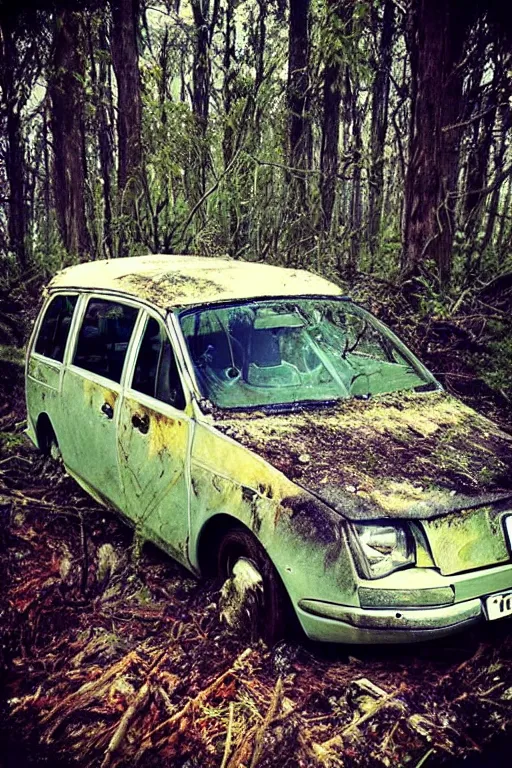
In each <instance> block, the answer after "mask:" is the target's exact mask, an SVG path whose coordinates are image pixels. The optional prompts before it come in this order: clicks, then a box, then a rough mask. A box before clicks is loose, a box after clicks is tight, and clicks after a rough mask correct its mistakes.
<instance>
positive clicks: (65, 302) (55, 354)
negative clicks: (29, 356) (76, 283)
mask: <svg viewBox="0 0 512 768" xmlns="http://www.w3.org/2000/svg"><path fill="white" fill-rule="evenodd" d="M77 300H78V296H63V295H59V296H55V298H54V299H52V301H51V302H50V304H49V305H48V308H47V310H46V312H45V313H44V318H43V322H42V324H41V328H40V330H39V334H38V336H37V341H36V346H35V351H36V352H37V353H38V354H39V355H44V357H49V358H50V359H51V360H57V361H58V362H59V363H62V361H63V360H64V350H65V349H66V343H67V340H68V336H69V329H70V327H71V320H72V319H73V312H74V311H75V307H76V302H77Z"/></svg>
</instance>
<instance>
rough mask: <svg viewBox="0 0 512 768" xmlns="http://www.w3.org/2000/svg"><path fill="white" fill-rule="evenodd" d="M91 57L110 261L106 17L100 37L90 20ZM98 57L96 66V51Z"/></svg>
mask: <svg viewBox="0 0 512 768" xmlns="http://www.w3.org/2000/svg"><path fill="white" fill-rule="evenodd" d="M88 37H89V56H90V66H91V80H92V88H93V100H94V106H95V109H96V120H95V123H96V128H97V130H96V135H97V142H98V155H99V163H100V172H101V180H102V188H103V243H102V245H101V246H100V249H99V250H100V253H101V254H102V255H104V256H106V257H107V258H109V257H112V256H113V251H112V170H113V167H114V149H113V146H114V142H113V136H112V126H111V124H110V120H109V112H110V111H111V110H110V109H109V107H111V104H112V92H111V90H110V87H109V82H108V69H109V65H108V59H107V58H106V57H107V54H108V39H107V22H106V19H105V18H104V16H102V18H101V19H100V21H99V26H98V31H97V38H96V37H95V35H94V31H93V29H92V24H91V23H90V20H89V21H88ZM96 48H97V50H98V52H99V54H100V55H99V57H98V62H97V64H96V56H95V50H96Z"/></svg>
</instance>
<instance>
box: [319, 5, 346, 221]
mask: <svg viewBox="0 0 512 768" xmlns="http://www.w3.org/2000/svg"><path fill="white" fill-rule="evenodd" d="M328 5H329V10H330V11H331V12H332V14H333V15H338V16H340V18H342V10H341V9H340V5H339V3H338V2H337V0H328ZM343 66H344V65H342V62H341V60H340V57H339V55H338V56H331V57H330V58H329V60H328V61H327V62H326V64H325V68H324V72H323V84H322V102H323V104H322V107H323V116H322V144H321V148H320V171H321V173H322V177H321V189H320V194H321V199H322V213H323V222H322V224H323V230H324V232H325V233H328V232H329V230H330V228H331V222H332V212H333V209H334V202H335V199H336V179H337V175H338V167H339V140H340V105H341V80H342V77H343Z"/></svg>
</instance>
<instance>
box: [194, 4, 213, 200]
mask: <svg viewBox="0 0 512 768" xmlns="http://www.w3.org/2000/svg"><path fill="white" fill-rule="evenodd" d="M191 5H192V15H193V18H194V26H195V44H194V60H193V66H192V112H193V114H194V116H195V119H196V125H197V129H198V142H199V145H198V153H197V155H198V160H199V162H196V163H195V165H196V166H198V168H197V170H198V181H199V190H198V195H197V196H198V197H201V195H203V194H204V191H205V189H206V174H207V170H208V162H209V160H208V158H209V151H208V146H207V139H206V133H207V130H208V114H209V108H210V81H211V58H210V46H211V40H212V36H213V32H214V29H215V25H216V23H217V16H218V12H219V0H213V7H212V10H211V15H210V0H191Z"/></svg>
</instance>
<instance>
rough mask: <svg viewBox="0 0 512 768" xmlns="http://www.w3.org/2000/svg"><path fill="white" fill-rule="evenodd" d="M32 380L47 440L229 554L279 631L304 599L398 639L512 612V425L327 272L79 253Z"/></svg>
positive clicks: (51, 291)
mask: <svg viewBox="0 0 512 768" xmlns="http://www.w3.org/2000/svg"><path fill="white" fill-rule="evenodd" d="M26 382H27V386H26V388H27V405H28V425H29V426H28V433H29V435H30V437H31V438H32V440H33V441H34V443H35V444H36V445H37V446H38V447H39V448H40V449H41V450H43V451H46V452H48V453H53V454H54V455H57V454H58V455H61V457H62V461H63V463H64V465H65V468H66V470H67V471H68V472H69V474H70V475H72V476H73V477H74V478H76V480H77V481H78V482H79V483H80V484H81V485H82V486H83V487H84V488H85V489H86V490H87V491H88V492H89V493H90V494H91V495H92V496H93V497H94V498H95V499H97V500H98V501H100V502H102V503H104V504H107V505H108V506H110V507H113V508H115V509H116V510H118V511H119V512H121V513H122V514H123V515H124V516H125V517H126V518H127V519H128V520H129V521H131V523H132V524H133V525H134V526H135V527H136V529H138V530H139V531H140V532H141V535H143V536H144V537H145V538H147V539H149V540H152V541H154V542H155V543H157V544H158V545H160V546H161V547H163V548H164V549H165V550H166V551H167V552H169V553H170V554H171V555H172V556H173V557H175V558H176V560H178V561H179V562H180V563H182V564H183V565H184V566H185V567H186V568H188V569H189V570H190V571H192V572H193V573H195V574H197V575H201V574H202V575H205V574H206V575H208V574H217V575H220V576H221V578H222V579H223V580H224V586H223V588H222V595H223V596H224V599H225V601H226V604H227V606H228V608H229V596H230V595H233V594H234V595H238V596H240V595H244V594H246V592H247V593H248V594H250V596H251V601H252V602H251V605H252V609H251V610H252V611H253V614H251V615H252V617H253V619H254V621H256V622H257V623H258V624H259V627H260V631H261V633H262V634H263V636H264V637H266V639H267V640H268V641H274V640H276V639H277V638H279V637H280V636H282V634H283V632H284V631H285V629H286V627H287V624H288V623H289V622H294V621H296V620H297V619H298V622H299V624H300V625H301V627H302V629H303V630H304V632H305V633H306V635H307V636H309V637H310V638H313V639H316V640H323V641H335V642H350V643H352V642H355V643H393V642H402V641H404V642H410V641H418V640H423V639H425V638H432V637H439V636H443V635H447V634H449V633H451V632H454V631H456V630H460V629H462V628H464V627H468V626H470V625H472V624H476V623H477V622H480V621H485V620H491V621H492V620H495V619H499V618H501V617H504V616H507V615H510V614H511V613H512V564H511V539H512V471H511V470H512V438H511V436H510V435H508V434H506V433H504V432H503V431H502V430H500V429H499V428H498V427H497V426H496V425H495V424H493V423H492V422H491V421H489V420H488V419H486V418H484V417H483V416H481V415H479V414H478V413H476V412H475V411H473V410H472V409H471V408H469V407H467V406H466V405H463V404H462V403H461V402H459V401H458V400H456V399H454V398H453V397H451V396H450V395H449V394H447V393H446V392H445V391H443V389H442V387H441V386H440V384H439V383H438V382H437V381H436V379H435V378H434V377H433V376H432V374H431V373H430V372H429V371H428V370H427V369H426V368H425V367H424V366H423V365H422V364H421V362H420V361H419V360H418V359H417V358H416V357H415V356H414V355H413V354H412V353H411V352H410V351H409V350H408V349H407V348H406V347H405V345H404V344H403V343H402V342H401V341H400V340H399V339H398V338H397V337H396V336H395V335H394V334H393V333H392V332H391V331H390V330H389V329H388V328H387V327H386V326H385V325H383V324H382V323H381V322H380V321H379V320H377V319H376V318H375V317H374V316H372V315H371V314H370V313H369V312H367V311H366V310H365V309H363V308H361V307H360V306H358V305H357V304H355V303H354V302H353V301H351V300H350V299H349V298H346V297H344V296H343V295H341V291H340V289H339V288H338V287H337V286H336V285H334V284H332V283H331V282H328V281H327V280H325V279H322V278H321V277H318V276H315V275H313V274H310V273H308V272H305V271H300V270H292V269H283V268H278V267H272V266H268V265H264V264H256V263H243V262H239V261H230V260H227V259H226V260H223V259H213V258H199V257H191V256H147V257H141V258H130V259H118V260H113V261H106V262H92V263H87V264H81V265H79V266H74V267H70V268H68V269H65V270H63V271H62V272H60V273H59V274H58V275H57V276H56V277H55V278H54V279H53V280H52V281H51V283H50V285H49V288H48V291H47V296H46V300H45V303H44V306H43V309H42V311H41V313H40V316H39V319H38V321H37V323H36V326H35V328H34V332H33V335H32V339H31V341H30V345H29V348H28V359H27V371H26ZM242 604H243V602H242ZM225 614H226V617H227V618H228V619H229V620H231V621H232V622H234V621H235V619H234V618H233V614H230V613H229V610H227V609H226V611H225ZM239 614H240V612H239ZM254 617H255V618H254Z"/></svg>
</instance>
